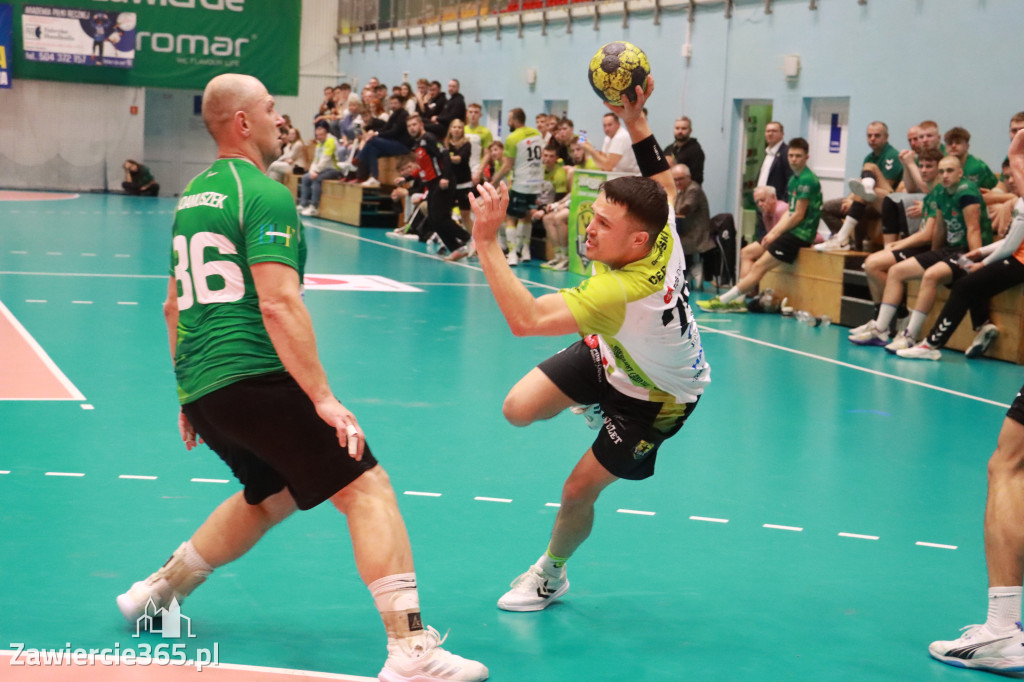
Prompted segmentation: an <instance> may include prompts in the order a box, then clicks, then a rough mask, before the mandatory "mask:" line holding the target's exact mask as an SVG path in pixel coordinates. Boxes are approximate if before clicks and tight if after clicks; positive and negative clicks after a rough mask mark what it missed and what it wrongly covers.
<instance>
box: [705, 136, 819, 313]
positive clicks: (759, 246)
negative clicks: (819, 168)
mask: <svg viewBox="0 0 1024 682" xmlns="http://www.w3.org/2000/svg"><path fill="white" fill-rule="evenodd" d="M809 150H810V147H809V146H808V144H807V140H805V139H803V138H802V137H794V138H793V139H792V140H790V141H789V152H788V159H789V167H790V168H792V169H793V175H792V176H791V177H790V178H789V186H788V188H787V192H788V194H789V212H788V213H786V215H784V216H782V218H781V219H780V220H779V222H777V223H776V224H775V227H773V228H772V229H771V230H769V231H768V234H766V235H765V236H764V238H763V239H761V241H760V242H753V243H751V244H747V245H746V246H744V247H743V250H742V251H741V252H740V281H739V282H737V283H736V286H734V287H733V288H731V289H729V291H727V292H725V293H724V294H722V295H721V296H716V297H715V298H712V299H709V300H706V301H698V302H697V305H699V306H700V307H701V310H706V311H708V312H722V313H745V312H746V311H747V305H746V303H744V301H743V294H745V293H746V292H748V291H752V290H754V288H755V287H756V286H757V283H758V282H760V281H761V278H762V277H764V276H765V274H766V273H768V272H769V271H770V270H774V269H775V268H777V267H779V266H780V265H782V264H783V263H792V262H793V261H795V260H796V257H797V255H798V254H799V253H800V249H802V248H803V247H805V246H810V245H811V244H812V243H813V242H814V235H815V234H817V232H818V221H819V220H820V219H821V202H822V196H821V183H820V182H819V181H818V176H817V175H815V174H814V172H813V171H811V169H810V168H808V167H807V155H808V151H809Z"/></svg>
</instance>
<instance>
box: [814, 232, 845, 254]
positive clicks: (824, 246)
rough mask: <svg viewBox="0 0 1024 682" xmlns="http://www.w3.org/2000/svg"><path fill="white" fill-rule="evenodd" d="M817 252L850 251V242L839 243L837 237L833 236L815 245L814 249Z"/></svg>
mask: <svg viewBox="0 0 1024 682" xmlns="http://www.w3.org/2000/svg"><path fill="white" fill-rule="evenodd" d="M812 248H813V249H814V250H815V251H849V250H850V240H849V239H844V240H842V241H839V239H838V238H837V237H836V235H832V236H831V237H829V238H828V239H826V240H825V241H823V242H822V243H820V244H815V245H814V246H813V247H812Z"/></svg>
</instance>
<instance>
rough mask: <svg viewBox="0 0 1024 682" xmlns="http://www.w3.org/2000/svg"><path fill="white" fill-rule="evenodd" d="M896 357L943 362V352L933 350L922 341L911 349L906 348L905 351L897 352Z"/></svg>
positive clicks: (936, 349)
mask: <svg viewBox="0 0 1024 682" xmlns="http://www.w3.org/2000/svg"><path fill="white" fill-rule="evenodd" d="M896 355H898V356H900V357H901V358H907V359H909V360H941V359H942V351H940V350H939V349H938V348H932V347H931V346H929V345H928V344H927V343H925V342H924V341H922V342H921V343H919V344H917V345H916V346H911V347H910V348H904V349H903V350H898V351H896Z"/></svg>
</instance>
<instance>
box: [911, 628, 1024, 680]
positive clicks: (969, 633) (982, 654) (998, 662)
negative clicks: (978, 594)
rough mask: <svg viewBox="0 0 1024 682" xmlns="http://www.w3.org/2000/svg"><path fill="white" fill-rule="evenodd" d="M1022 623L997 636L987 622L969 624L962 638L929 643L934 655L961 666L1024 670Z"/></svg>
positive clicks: (1011, 670) (1006, 670)
mask: <svg viewBox="0 0 1024 682" xmlns="http://www.w3.org/2000/svg"><path fill="white" fill-rule="evenodd" d="M1020 628H1021V624H1020V623H1017V627H1016V628H1014V630H1013V631H1011V632H1009V633H1007V634H1002V635H997V634H995V633H993V632H991V631H990V630H989V629H988V628H987V627H985V626H984V625H968V626H967V627H965V628H961V629H962V630H966V632H964V634H962V635H960V637H959V638H957V639H954V640H952V641H950V642H945V641H938V642H932V643H931V644H930V645H928V653H929V654H931V656H932V658H934V659H936V660H939V661H942V662H943V663H948V664H949V665H954V666H956V667H958V668H973V669H975V670H991V671H993V672H1024V632H1021V629H1020Z"/></svg>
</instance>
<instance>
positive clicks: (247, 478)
mask: <svg viewBox="0 0 1024 682" xmlns="http://www.w3.org/2000/svg"><path fill="white" fill-rule="evenodd" d="M182 410H183V411H184V412H185V416H186V417H188V420H189V422H191V424H192V426H193V427H194V428H195V430H196V433H198V434H199V435H200V436H202V438H203V440H205V441H206V444H207V445H209V446H210V448H211V449H212V450H213V451H214V452H216V453H217V454H218V455H219V456H220V458H221V459H222V460H224V463H225V464H227V465H228V466H229V467H230V468H231V471H232V473H233V474H234V475H235V478H237V479H238V480H239V481H240V482H241V483H242V485H243V486H245V501H246V502H248V503H249V504H259V503H260V502H262V501H263V500H265V499H266V498H268V497H270V496H271V495H273V494H274V493H278V492H280V491H281V490H283V489H284V488H285V487H287V488H288V490H289V491H290V492H291V494H292V497H294V498H295V503H296V504H297V505H298V507H299V509H312V508H313V507H315V506H317V505H318V504H320V503H321V502H323V501H324V500H326V499H328V498H329V497H331V496H332V495H334V493H336V492H338V491H339V490H341V489H342V488H344V487H345V486H347V485H348V484H349V483H351V482H352V481H354V480H356V479H357V478H359V476H360V475H361V474H362V473H363V472H364V471H367V470H369V469H372V468H373V467H374V466H375V465H376V464H377V460H376V459H374V457H373V454H372V453H371V452H370V446H369V445H367V446H366V448H365V450H364V451H363V459H362V461H359V462H357V461H356V460H354V459H352V458H351V457H349V456H348V451H347V450H346V449H345V448H344V447H343V446H341V445H340V444H339V443H338V436H337V432H336V431H335V430H334V429H333V428H332V427H330V426H328V425H327V424H326V423H325V422H324V421H323V420H322V419H320V416H319V415H317V413H316V409H315V408H314V407H313V403H312V402H311V401H310V400H309V398H308V397H307V396H306V394H305V393H303V392H302V389H301V388H299V385H298V384H297V383H296V382H295V380H294V379H293V378H292V377H291V375H290V374H288V373H286V372H282V373H278V374H264V375H261V376H256V377H250V378H248V379H242V380H241V381H237V382H235V383H233V384H230V385H228V386H225V387H224V388H220V389H217V390H216V391H214V392H213V393H209V394H207V395H204V396H203V397H202V398H199V399H198V400H196V401H194V402H191V403H188V404H186V405H183V406H182Z"/></svg>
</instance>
